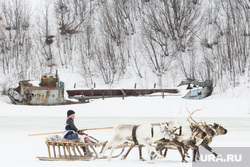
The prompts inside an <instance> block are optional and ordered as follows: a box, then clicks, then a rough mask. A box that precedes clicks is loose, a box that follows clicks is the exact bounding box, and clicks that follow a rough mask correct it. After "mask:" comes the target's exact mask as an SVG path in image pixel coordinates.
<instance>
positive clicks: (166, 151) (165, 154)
mask: <svg viewBox="0 0 250 167" xmlns="http://www.w3.org/2000/svg"><path fill="white" fill-rule="evenodd" d="M164 149H165V152H164V154H163V156H164V157H165V158H166V157H167V153H168V148H164Z"/></svg>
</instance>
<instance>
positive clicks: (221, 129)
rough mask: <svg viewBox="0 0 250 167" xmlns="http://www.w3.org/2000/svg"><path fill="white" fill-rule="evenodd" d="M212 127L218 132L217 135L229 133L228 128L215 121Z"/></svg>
mask: <svg viewBox="0 0 250 167" xmlns="http://www.w3.org/2000/svg"><path fill="white" fill-rule="evenodd" d="M211 128H212V129H213V130H214V131H215V132H216V135H218V136H219V135H225V134H227V129H225V128H224V127H222V126H221V125H220V124H217V123H214V124H213V125H211Z"/></svg>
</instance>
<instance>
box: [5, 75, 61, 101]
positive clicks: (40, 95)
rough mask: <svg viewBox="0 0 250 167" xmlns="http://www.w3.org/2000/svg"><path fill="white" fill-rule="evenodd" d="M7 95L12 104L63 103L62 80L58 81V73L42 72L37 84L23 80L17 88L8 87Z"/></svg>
mask: <svg viewBox="0 0 250 167" xmlns="http://www.w3.org/2000/svg"><path fill="white" fill-rule="evenodd" d="M8 96H9V98H10V99H11V101H12V103H13V104H26V105H57V104H64V103H66V100H65V99H64V82H62V81H59V77H58V74H57V73H56V74H51V73H49V74H44V75H42V77H41V82H40V83H39V84H34V82H33V81H30V80H23V81H20V82H19V86H18V87H17V88H10V89H9V90H8Z"/></svg>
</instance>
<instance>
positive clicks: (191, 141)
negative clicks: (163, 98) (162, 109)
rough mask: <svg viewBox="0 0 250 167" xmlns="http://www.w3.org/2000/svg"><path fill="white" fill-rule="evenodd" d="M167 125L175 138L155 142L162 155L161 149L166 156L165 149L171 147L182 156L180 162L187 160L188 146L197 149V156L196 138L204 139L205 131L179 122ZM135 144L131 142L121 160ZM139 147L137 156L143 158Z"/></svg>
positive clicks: (171, 122)
mask: <svg viewBox="0 0 250 167" xmlns="http://www.w3.org/2000/svg"><path fill="white" fill-rule="evenodd" d="M168 126H169V128H170V129H172V133H174V135H175V138H174V139H173V140H169V139H166V138H162V139H160V140H157V141H156V142H155V143H156V144H157V147H156V150H157V151H160V153H161V155H162V151H163V150H165V153H164V156H166V153H167V150H168V149H169V148H171V149H177V150H178V151H179V153H180V155H181V156H182V162H187V161H186V160H185V156H188V153H187V151H188V148H190V147H191V148H192V149H195V150H197V152H198V157H199V148H198V146H196V145H195V144H196V141H195V137H196V138H201V139H204V138H205V137H206V133H205V132H203V131H202V130H201V129H199V128H196V127H190V126H180V125H179V124H177V123H175V122H173V121H170V122H169V123H168ZM134 146H135V144H131V146H130V148H129V150H128V151H127V153H126V154H125V155H124V156H123V158H122V160H125V159H126V158H127V156H128V154H129V152H130V151H131V150H132V148H133V147H134ZM141 147H142V146H140V145H139V147H138V148H139V157H140V160H144V159H143V158H142V154H141ZM182 150H184V153H182Z"/></svg>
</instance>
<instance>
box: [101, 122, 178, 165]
mask: <svg viewBox="0 0 250 167" xmlns="http://www.w3.org/2000/svg"><path fill="white" fill-rule="evenodd" d="M134 127H135V125H127V124H122V125H118V126H116V128H115V132H114V136H113V138H112V139H111V140H110V141H108V143H107V145H106V146H105V147H104V150H103V151H102V152H101V153H100V154H99V156H98V157H99V158H101V157H102V156H103V155H104V153H105V152H106V150H107V149H108V148H109V147H110V146H112V149H111V151H110V155H109V156H108V158H107V159H108V160H109V161H110V160H111V156H112V154H113V151H114V149H115V148H116V147H117V146H118V145H119V144H123V143H124V142H128V143H131V144H133V141H134V140H133V136H132V131H133V128H134ZM162 138H167V139H170V140H172V139H173V138H175V136H174V135H173V134H172V133H171V129H169V127H168V125H167V124H166V123H162V124H160V126H152V125H151V124H141V125H139V126H138V127H137V129H136V139H137V142H138V145H139V146H142V145H144V146H145V147H146V148H147V150H148V163H153V162H152V160H151V152H154V153H156V155H157V156H158V157H160V158H162V156H161V155H160V154H159V153H158V152H157V151H156V150H155V148H154V147H153V146H152V145H153V143H154V142H155V141H156V140H160V139H162Z"/></svg>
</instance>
